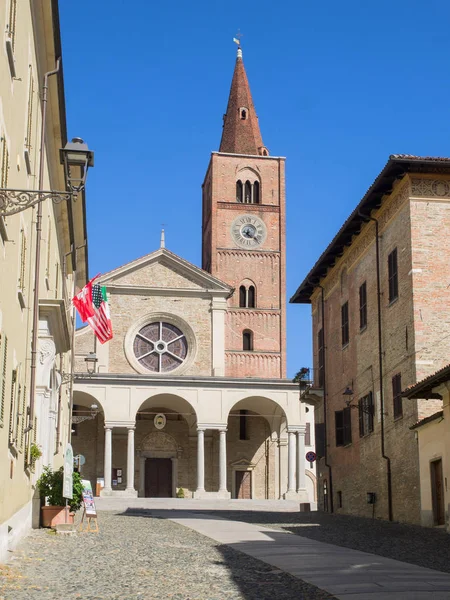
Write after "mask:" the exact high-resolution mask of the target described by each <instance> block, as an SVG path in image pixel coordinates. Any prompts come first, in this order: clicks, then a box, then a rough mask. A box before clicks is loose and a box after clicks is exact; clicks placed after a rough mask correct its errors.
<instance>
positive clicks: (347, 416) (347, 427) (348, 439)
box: [342, 406, 352, 446]
mask: <svg viewBox="0 0 450 600" xmlns="http://www.w3.org/2000/svg"><path fill="white" fill-rule="evenodd" d="M342 413H343V423H344V446H346V445H347V444H351V443H352V412H351V408H350V406H348V407H347V408H344V410H343V411H342Z"/></svg>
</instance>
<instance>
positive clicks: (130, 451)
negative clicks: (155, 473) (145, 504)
mask: <svg viewBox="0 0 450 600" xmlns="http://www.w3.org/2000/svg"><path fill="white" fill-rule="evenodd" d="M126 491H127V492H133V494H134V493H135V489H134V427H128V445H127V488H126Z"/></svg>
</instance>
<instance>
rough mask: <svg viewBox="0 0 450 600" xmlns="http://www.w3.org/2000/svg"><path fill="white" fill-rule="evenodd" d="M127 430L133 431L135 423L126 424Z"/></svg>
mask: <svg viewBox="0 0 450 600" xmlns="http://www.w3.org/2000/svg"><path fill="white" fill-rule="evenodd" d="M127 429H128V431H134V430H135V429H136V425H127Z"/></svg>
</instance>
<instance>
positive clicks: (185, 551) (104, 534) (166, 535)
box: [0, 512, 333, 600]
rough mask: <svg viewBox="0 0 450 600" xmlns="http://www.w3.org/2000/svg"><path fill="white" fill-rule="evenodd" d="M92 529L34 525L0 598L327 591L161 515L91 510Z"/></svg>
mask: <svg viewBox="0 0 450 600" xmlns="http://www.w3.org/2000/svg"><path fill="white" fill-rule="evenodd" d="M99 526H100V533H99V534H95V533H77V534H76V535H75V536H60V535H58V536H57V535H55V534H52V533H50V532H49V531H48V530H45V529H40V530H35V531H33V532H32V534H31V535H30V536H29V537H28V538H27V539H26V540H24V541H23V542H22V544H21V545H20V547H19V548H18V550H17V551H16V552H15V553H14V555H13V558H12V560H11V561H10V563H9V564H8V566H6V567H4V566H3V567H0V569H1V570H0V599H1V600H34V599H35V598H36V599H39V600H63V599H64V600H73V599H75V598H82V599H83V600H100V599H102V600H105V599H107V600H147V599H163V598H170V599H173V600H203V599H205V600H224V599H232V600H238V599H239V600H244V599H246V600H263V599H265V598H276V599H277V600H294V599H296V600H299V599H300V600H302V599H305V600H325V599H327V598H333V596H331V595H330V594H328V593H326V592H324V591H321V590H318V589H317V588H315V587H313V586H311V585H309V584H306V583H304V582H302V581H301V580H299V579H297V578H295V577H293V576H291V575H288V574H286V573H284V572H283V571H280V570H279V569H274V568H273V567H272V566H270V565H268V564H266V563H264V562H261V561H259V560H256V559H254V558H252V557H249V556H247V555H245V554H242V553H240V552H238V551H236V550H233V549H231V548H229V547H227V546H224V545H221V544H217V543H215V542H214V541H212V540H210V539H209V538H207V537H204V536H202V535H200V534H198V533H196V532H195V531H192V530H190V529H188V528H185V527H182V526H181V525H177V524H176V523H173V522H171V521H168V520H165V519H156V518H149V517H144V516H123V515H115V514H114V513H112V512H103V513H99Z"/></svg>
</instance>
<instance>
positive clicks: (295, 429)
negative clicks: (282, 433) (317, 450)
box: [287, 425, 306, 433]
mask: <svg viewBox="0 0 450 600" xmlns="http://www.w3.org/2000/svg"><path fill="white" fill-rule="evenodd" d="M301 431H306V427H305V426H304V425H292V426H291V427H288V428H287V432H288V433H299V432H301Z"/></svg>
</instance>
